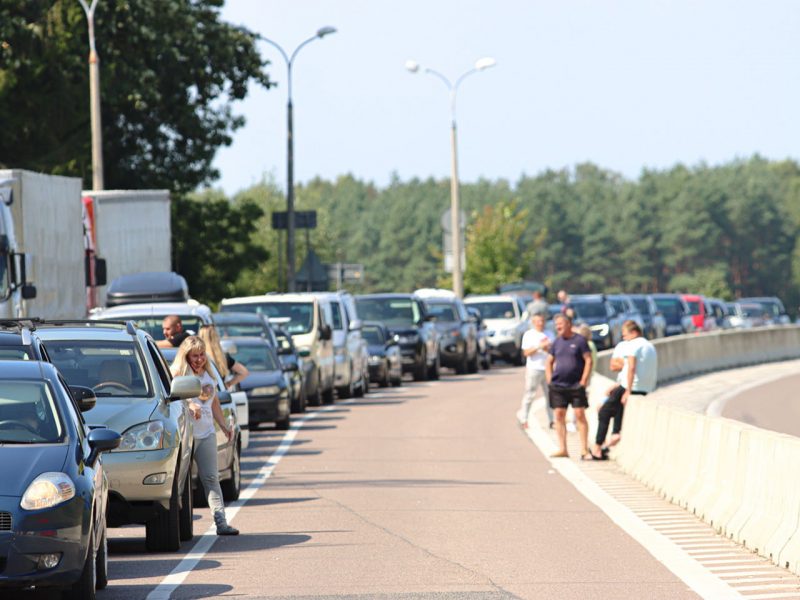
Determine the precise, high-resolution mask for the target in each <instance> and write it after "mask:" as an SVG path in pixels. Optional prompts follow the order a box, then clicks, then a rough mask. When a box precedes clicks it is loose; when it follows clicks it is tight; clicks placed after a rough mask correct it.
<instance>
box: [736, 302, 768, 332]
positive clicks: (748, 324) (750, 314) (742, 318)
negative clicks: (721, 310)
mask: <svg viewBox="0 0 800 600" xmlns="http://www.w3.org/2000/svg"><path fill="white" fill-rule="evenodd" d="M728 310H729V311H730V316H729V317H728V322H729V323H730V326H731V328H733V329H751V328H753V327H764V326H765V325H769V324H770V323H769V322H768V320H767V319H766V318H765V317H764V306H763V305H761V304H759V303H757V302H743V301H741V300H738V301H736V302H732V303H730V304H729V305H728Z"/></svg>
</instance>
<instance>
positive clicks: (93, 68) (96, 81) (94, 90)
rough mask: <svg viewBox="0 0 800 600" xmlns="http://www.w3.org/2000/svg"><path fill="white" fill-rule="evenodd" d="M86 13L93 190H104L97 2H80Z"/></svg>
mask: <svg viewBox="0 0 800 600" xmlns="http://www.w3.org/2000/svg"><path fill="white" fill-rule="evenodd" d="M78 2H80V3H81V6H82V7H83V11H84V12H85V13H86V22H87V24H88V26H89V106H90V111H91V120H92V189H94V190H102V189H103V188H104V181H103V131H102V127H101V124H100V65H99V61H100V59H99V58H98V56H97V49H96V48H95V45H94V9H95V8H97V0H92V3H91V5H89V4H87V3H86V0H78Z"/></svg>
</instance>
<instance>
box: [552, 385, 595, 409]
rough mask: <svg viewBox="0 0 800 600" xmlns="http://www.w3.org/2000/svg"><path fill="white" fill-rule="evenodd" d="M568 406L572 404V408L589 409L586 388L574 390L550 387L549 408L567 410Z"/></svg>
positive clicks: (580, 387) (581, 387) (575, 388)
mask: <svg viewBox="0 0 800 600" xmlns="http://www.w3.org/2000/svg"><path fill="white" fill-rule="evenodd" d="M570 404H572V408H589V401H588V400H587V399H586V388H584V387H583V386H579V387H574V388H565V387H557V386H554V385H551V386H550V408H567V406H569V405H570Z"/></svg>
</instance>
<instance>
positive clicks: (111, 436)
mask: <svg viewBox="0 0 800 600" xmlns="http://www.w3.org/2000/svg"><path fill="white" fill-rule="evenodd" d="M94 402H95V398H94V394H93V392H92V391H91V390H90V389H88V388H77V387H75V388H72V389H70V388H69V387H67V385H66V383H65V382H64V380H63V379H62V378H61V376H60V375H59V373H58V371H57V370H56V368H55V367H54V366H53V365H51V364H49V363H45V362H37V361H30V360H28V361H18V360H8V361H1V362H0V465H2V477H1V478H0V597H5V595H6V593H7V592H3V591H2V589H4V588H5V589H7V588H24V587H30V586H34V585H35V586H36V587H37V589H38V588H40V587H56V588H62V589H63V590H64V591H65V592H66V594H65V595H66V597H67V598H81V599H82V600H85V599H87V598H88V599H92V598H94V597H95V588H97V589H102V588H103V587H105V585H106V583H107V577H108V573H107V562H108V561H107V544H106V526H105V524H106V505H107V501H108V483H107V481H106V477H105V474H104V473H103V467H102V462H101V461H100V460H99V456H100V453H101V452H103V451H106V450H112V449H114V448H116V447H117V446H119V443H120V436H119V434H117V433H116V432H114V431H111V430H109V429H104V428H101V429H95V430H92V431H89V430H88V428H87V427H86V425H85V424H84V421H83V418H82V416H81V411H82V410H89V409H90V408H92V406H94Z"/></svg>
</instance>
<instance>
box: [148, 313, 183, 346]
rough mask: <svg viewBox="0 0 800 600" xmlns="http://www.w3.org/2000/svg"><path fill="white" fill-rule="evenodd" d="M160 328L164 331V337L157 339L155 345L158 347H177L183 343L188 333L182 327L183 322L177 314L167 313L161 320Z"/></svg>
mask: <svg viewBox="0 0 800 600" xmlns="http://www.w3.org/2000/svg"><path fill="white" fill-rule="evenodd" d="M161 330H162V331H163V332H164V339H163V340H158V341H157V342H156V346H158V347H159V348H177V347H178V346H180V345H181V344H182V343H183V340H185V339H186V338H187V337H189V334H188V333H187V332H186V331H184V329H183V322H182V321H181V318H180V317H179V316H178V315H167V316H166V317H164V320H163V321H162V322H161Z"/></svg>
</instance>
